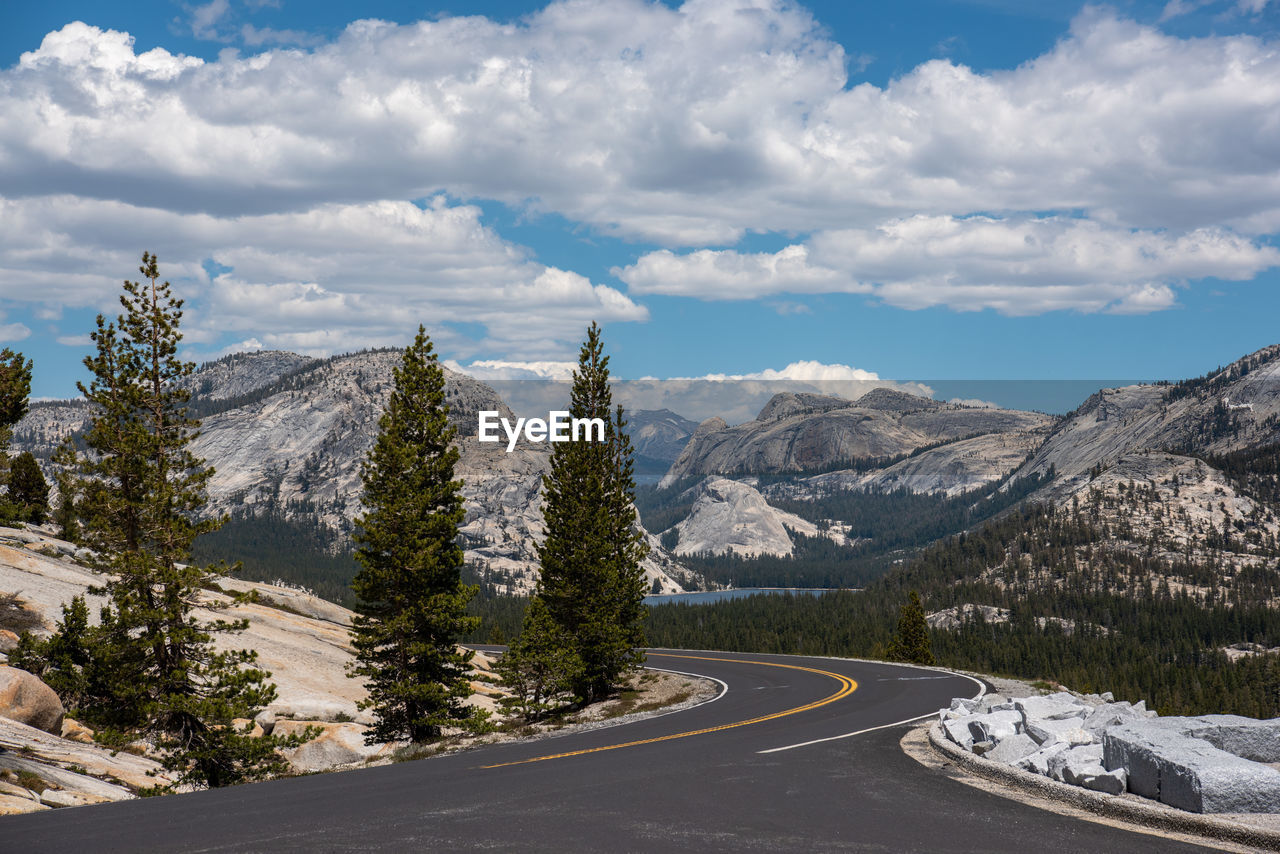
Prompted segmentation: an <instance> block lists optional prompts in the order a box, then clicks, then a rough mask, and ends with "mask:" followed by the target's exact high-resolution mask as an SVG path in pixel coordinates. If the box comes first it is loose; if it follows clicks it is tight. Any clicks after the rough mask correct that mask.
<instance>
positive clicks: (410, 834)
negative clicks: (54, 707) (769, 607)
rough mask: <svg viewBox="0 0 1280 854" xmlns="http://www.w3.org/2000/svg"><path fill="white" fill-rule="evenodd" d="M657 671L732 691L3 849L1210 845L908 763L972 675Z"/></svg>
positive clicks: (112, 807)
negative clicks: (648, 713)
mask: <svg viewBox="0 0 1280 854" xmlns="http://www.w3.org/2000/svg"><path fill="white" fill-rule="evenodd" d="M649 664H650V666H653V667H658V668H662V669H669V670H677V671H683V672H688V673H698V674H701V675H705V676H709V677H712V678H715V679H718V680H720V681H721V682H722V683H723V684H724V685H725V687H726V690H725V691H724V692H723V693H722V695H721V696H720V697H719V698H717V699H716V700H714V701H712V702H710V703H705V704H703V705H701V706H697V707H695V708H692V709H688V710H686V711H681V712H675V713H671V714H667V715H662V716H658V717H654V718H649V719H645V720H640V721H635V722H633V723H629V724H625V725H621V726H614V727H608V728H604V729H598V730H594V731H590V732H579V733H574V734H570V735H564V736H560V737H556V738H547V739H542V740H538V741H533V742H524V743H518V744H505V745H494V746H490V747H484V748H478V749H474V750H469V751H464V752H460V753H455V754H450V755H447V756H442V757H438V758H434V759H428V760H423V761H418V762H405V763H400V764H396V765H389V766H383V767H379V768H366V769H361V770H357V771H347V772H342V773H335V774H319V775H314V776H310V777H299V778H293V779H286V780H275V781H271V782H267V783H257V784H254V785H247V786H237V787H233V788H229V789H219V790H214V791H206V792H195V793H191V794H185V795H172V796H168V797H164V798H156V799H145V800H135V801H125V802H121V803H114V804H103V805H100V806H92V807H78V808H74V809H63V810H56V811H49V812H43V813H33V814H28V815H21V816H10V817H6V818H0V851H4V852H10V851H12V852H39V851H57V852H67V851H129V852H135V851H175V850H183V851H272V852H276V851H432V852H435V851H466V850H495V851H512V850H518V851H548V852H551V851H554V852H562V851H677V850H697V851H805V852H820V851H845V850H867V851H930V852H947V851H984V852H995V851H1009V852H1018V854H1022V853H1023V852H1025V851H1026V850H1027V847H1028V845H1047V846H1049V847H1052V848H1054V849H1063V850H1070V849H1078V850H1094V851H1126V852H1139V851H1152V852H1156V851H1160V852H1170V851H1191V850H1198V849H1194V848H1191V847H1187V846H1181V845H1178V844H1176V843H1173V842H1171V841H1170V840H1166V839H1160V838H1158V837H1153V836H1146V835H1142V834H1135V833H1129V832H1126V831H1121V830H1116V829H1113V828H1110V827H1105V826H1102V825H1097V824H1092V823H1088V822H1081V821H1076V820H1074V819H1070V818H1065V817H1061V816H1057V815H1055V814H1053V813H1049V812H1045V811H1042V810H1038V809H1035V808H1034V807H1030V806H1026V805H1023V804H1020V803H1016V802H1014V801H1009V800H1006V799H1004V798H1000V797H998V796H995V795H992V794H988V793H986V792H982V791H979V790H977V789H974V788H971V787H969V786H965V785H963V784H960V783H956V782H954V781H952V780H949V779H947V778H946V777H944V776H942V775H940V774H937V773H935V772H932V771H929V770H928V769H926V768H924V767H922V766H920V765H918V764H917V763H916V762H915V761H914V760H912V759H910V758H908V757H907V756H905V755H904V754H903V753H902V751H901V749H900V748H899V747H898V739H899V738H901V736H902V732H903V729H902V727H901V726H887V727H886V725H892V724H895V723H898V722H902V721H904V720H906V719H909V718H914V717H916V716H919V715H924V714H927V713H929V712H931V711H933V710H936V709H937V708H939V707H940V706H943V705H946V704H947V702H948V701H949V700H950V698H951V697H955V696H966V697H968V696H973V695H975V694H976V693H977V691H978V685H977V683H976V681H975V680H972V679H968V678H967V677H962V676H954V675H950V674H944V673H937V672H932V671H925V670H919V669H914V668H907V667H898V666H894V665H887V664H875V663H868V662H856V661H845V660H838V659H825V658H800V657H792V656H773V655H754V654H752V655H748V654H736V653H717V652H688V651H678V650H654V651H651V652H650V653H649ZM875 727H884V728H880V729H872V728H875ZM865 730H869V731H865ZM851 733H857V734H853V735H850V734H851ZM842 736H843V737H842ZM779 748H785V749H779Z"/></svg>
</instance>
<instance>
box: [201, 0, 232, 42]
mask: <svg viewBox="0 0 1280 854" xmlns="http://www.w3.org/2000/svg"><path fill="white" fill-rule="evenodd" d="M230 10H231V4H230V3H229V2H227V0H209V2H208V3H205V4H204V5H202V6H196V7H194V8H193V9H191V35H193V36H195V37H196V38H198V39H217V38H218V29H217V28H218V23H219V22H220V21H222V19H223V18H225V17H226V16H227V12H229V11H230Z"/></svg>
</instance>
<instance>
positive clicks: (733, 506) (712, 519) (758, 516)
mask: <svg viewBox="0 0 1280 854" xmlns="http://www.w3.org/2000/svg"><path fill="white" fill-rule="evenodd" d="M682 497H688V498H692V499H693V507H692V510H691V511H690V513H689V516H688V517H687V518H686V519H685V520H684V521H682V522H680V523H679V524H678V525H676V531H677V532H678V534H679V540H678V542H677V545H676V548H675V552H676V554H678V555H691V554H704V553H706V554H726V553H731V554H736V555H739V556H742V557H758V556H760V555H773V556H775V557H782V556H785V555H789V554H791V553H792V551H793V550H794V548H795V546H794V543H793V542H792V540H791V536H790V534H789V533H788V532H789V531H795V532H799V533H801V534H804V535H805V536H808V537H816V536H819V535H820V534H822V533H823V530H822V529H820V528H819V527H818V526H817V525H815V524H813V523H812V522H809V521H808V520H806V519H802V518H801V517H799V516H796V515H795V514H792V513H786V512H784V511H782V510H779V509H777V508H776V507H772V506H770V505H769V503H768V502H767V501H765V499H764V496H762V495H761V494H760V493H759V492H758V491H756V489H755V488H754V487H752V486H750V485H749V484H746V483H742V482H740V481H736V480H729V479H728V478H723V477H709V478H707V479H706V480H704V481H702V482H701V483H699V484H698V485H697V486H695V487H693V488H691V489H690V490H688V492H686V493H685V496H682ZM835 536H840V535H839V534H838V533H837V534H836V535H835Z"/></svg>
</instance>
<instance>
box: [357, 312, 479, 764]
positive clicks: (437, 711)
mask: <svg viewBox="0 0 1280 854" xmlns="http://www.w3.org/2000/svg"><path fill="white" fill-rule="evenodd" d="M444 385H445V381H444V371H443V370H442V369H441V368H440V366H439V365H438V364H437V362H436V355H435V353H434V352H433V351H432V346H431V341H430V339H429V338H428V337H427V335H426V330H425V329H423V328H422V327H421V326H419V327H418V335H417V337H416V338H415V339H414V341H413V344H412V345H410V346H409V347H408V348H407V349H406V350H405V352H404V359H403V361H402V362H401V364H400V367H398V368H396V369H395V389H394V390H393V391H392V393H391V397H390V399H389V400H388V401H387V407H386V410H385V411H384V412H383V414H382V417H381V418H380V419H379V421H378V428H379V433H378V438H377V440H376V442H375V443H374V446H373V448H371V449H370V451H369V455H368V457H367V458H366V460H365V465H364V472H363V481H364V498H363V500H364V506H365V508H366V511H365V514H364V516H362V517H361V518H360V519H358V520H357V525H358V530H357V533H356V543H357V544H358V546H359V548H358V550H357V552H356V558H357V559H358V560H359V562H360V564H361V569H360V571H359V572H358V573H357V574H356V577H355V579H354V580H353V581H352V583H351V587H352V589H353V590H354V591H355V593H356V595H357V596H358V597H359V599H360V602H359V604H358V605H357V608H356V610H357V612H358V614H357V616H356V618H355V620H354V622H353V626H352V643H353V645H354V646H355V649H356V665H355V666H354V667H353V672H354V673H356V674H357V675H360V676H364V677H365V678H366V683H365V684H366V685H367V687H368V689H369V700H368V704H367V707H368V708H372V709H373V712H374V716H375V724H374V725H373V726H372V727H370V729H369V732H368V734H367V738H368V739H369V741H370V742H371V743H372V742H377V741H390V740H396V739H403V738H408V739H410V740H411V741H415V742H421V741H426V740H428V739H431V738H434V737H436V736H438V735H439V734H440V731H441V728H443V727H445V726H464V727H466V726H471V725H474V724H476V723H478V722H479V718H478V717H477V714H476V711H475V710H474V709H473V708H471V707H469V706H467V705H466V704H464V703H463V700H464V699H465V698H466V697H467V696H468V695H469V694H470V683H469V680H468V678H467V663H468V662H469V661H470V659H471V656H472V653H471V652H470V651H466V650H462V649H460V648H459V647H458V646H457V643H458V640H459V638H461V636H462V635H464V634H466V633H467V632H470V631H474V629H475V628H476V626H478V625H479V622H480V621H479V618H478V617H470V616H467V612H466V608H467V602H468V601H470V599H471V597H472V596H474V595H475V593H476V589H477V588H475V587H470V586H467V585H464V584H463V583H462V577H461V570H462V560H463V554H462V548H461V546H460V545H459V544H458V526H459V525H461V524H462V520H463V518H464V511H463V506H462V493H461V488H462V482H461V481H458V480H454V477H453V472H454V466H455V465H456V464H457V462H458V449H457V448H456V447H453V446H452V445H451V444H450V443H451V442H452V440H453V437H454V432H455V430H454V428H453V426H451V425H450V424H449V417H448V416H449V407H448V405H446V404H445V393H444Z"/></svg>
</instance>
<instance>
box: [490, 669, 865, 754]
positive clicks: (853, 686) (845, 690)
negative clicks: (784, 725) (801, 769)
mask: <svg viewBox="0 0 1280 854" xmlns="http://www.w3.org/2000/svg"><path fill="white" fill-rule="evenodd" d="M649 657H650V658H688V659H694V660H698V661H727V662H736V663H740V664H759V665H761V666H763V667H781V668H784V669H786V670H803V671H805V672H807V673H817V674H818V675H820V676H830V677H831V678H832V679H834V680H836V682H838V683H839V684H840V690H838V691H836V692H835V693H834V694H832V695H831V696H829V697H823V698H822V699H821V700H814V701H813V702H812V703H806V704H805V705H803V706H796V707H795V708H792V709H784V710H782V711H780V712H774V713H773V714H769V715H761V716H760V717H758V718H751V719H750V720H745V721H734V722H733V723H728V724H720V725H719V726H712V727H706V728H705V729H691V730H688V731H687V732H677V733H673V734H672V735H661V736H658V737H657V738H642V739H639V740H637V741H625V742H623V743H621V744H610V745H606V746H605V747H591V748H588V749H586V750H570V751H566V752H564V753H550V754H547V755H546V756H535V757H534V758H532V759H519V760H517V761H515V762H499V763H498V764H497V765H483V766H481V767H482V768H505V767H507V766H508V765H528V764H529V763H531V762H545V761H547V760H548V759H567V758H568V757H570V756H584V755H586V754H588V753H602V752H604V751H606V750H619V749H621V748H623V747H637V746H639V745H641V744H655V743H657V742H659V741H674V740H675V739H677V738H688V737H689V736H693V735H706V734H707V733H709V732H720V731H721V730H726V729H734V728H735V727H740V726H750V725H751V724H759V723H764V722H765V721H773V720H777V719H778V718H785V717H786V716H787V715H796V714H799V713H800V712H808V711H811V710H813V709H817V708H821V707H822V706H826V705H828V704H830V703H834V702H836V701H837V700H842V699H844V698H845V697H847V696H849V695H850V694H852V693H853V692H854V691H856V690H858V683H857V682H855V681H853V680H852V679H850V678H849V677H848V676H842V675H841V674H839V673H832V672H831V671H830V670H818V669H817V668H814V667H801V666H800V665H798V664H778V663H776V662H773V661H755V660H749V659H741V658H714V657H712V656H707V655H673V654H671V653H665V652H651V653H649Z"/></svg>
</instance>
